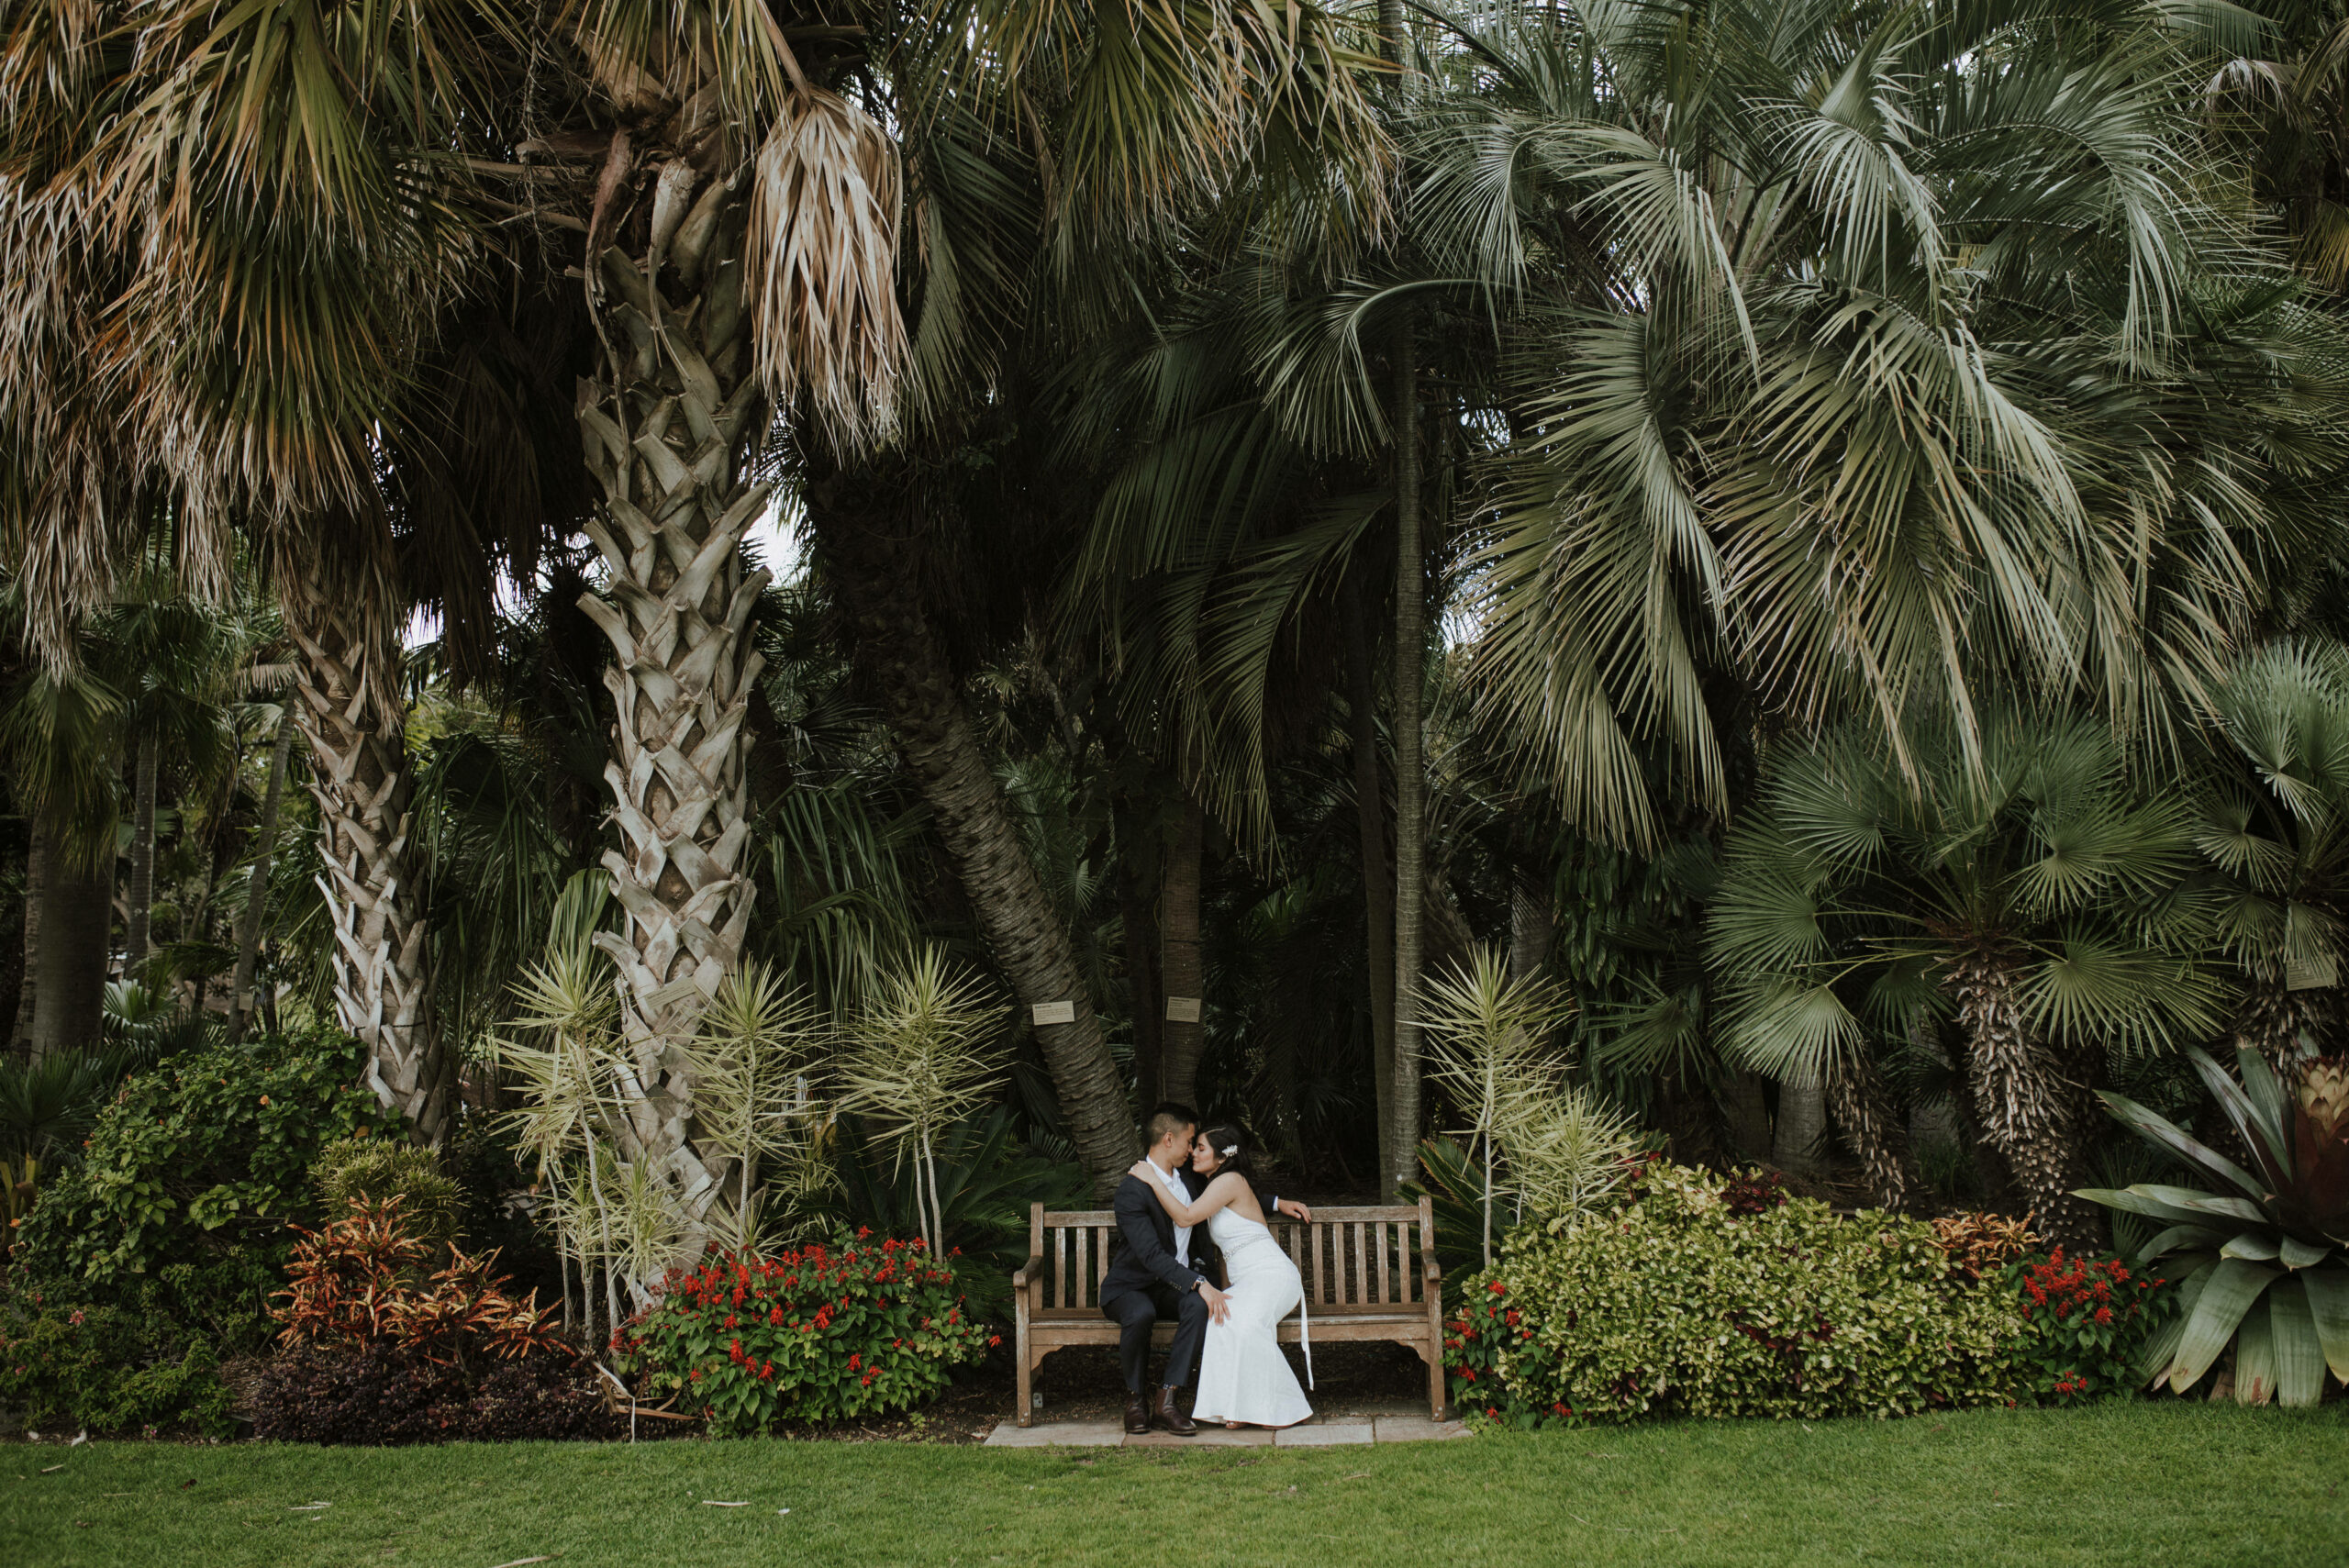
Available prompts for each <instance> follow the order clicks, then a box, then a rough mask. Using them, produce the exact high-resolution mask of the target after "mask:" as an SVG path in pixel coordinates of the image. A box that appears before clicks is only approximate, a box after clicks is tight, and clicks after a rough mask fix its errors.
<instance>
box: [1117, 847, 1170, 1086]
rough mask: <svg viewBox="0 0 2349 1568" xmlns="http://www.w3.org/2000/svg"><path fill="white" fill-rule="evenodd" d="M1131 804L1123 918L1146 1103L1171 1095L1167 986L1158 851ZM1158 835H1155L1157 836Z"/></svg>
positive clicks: (1121, 869)
mask: <svg viewBox="0 0 2349 1568" xmlns="http://www.w3.org/2000/svg"><path fill="white" fill-rule="evenodd" d="M1137 816H1138V813H1136V812H1135V811H1134V810H1133V808H1132V807H1131V806H1125V805H1119V806H1118V807H1117V832H1118V917H1119V929H1120V935H1121V937H1122V940H1123V942H1124V946H1125V956H1126V999H1127V1006H1128V1007H1129V1008H1130V1010H1131V1012H1132V1014H1133V1027H1134V1040H1133V1045H1134V1097H1135V1098H1137V1099H1139V1100H1140V1101H1141V1103H1142V1105H1143V1106H1144V1107H1147V1106H1150V1105H1151V1104H1152V1103H1153V1102H1154V1101H1157V1100H1161V1099H1163V1098H1164V1097H1165V1094H1166V1091H1165V1078H1164V1075H1163V1072H1162V1070H1161V1063H1162V1062H1163V1061H1164V1059H1165V1058H1164V1051H1165V1047H1164V1039H1165V1028H1166V1018H1165V989H1164V987H1163V986H1162V985H1161V984H1159V975H1158V916H1157V906H1158V898H1157V894H1156V889H1155V888H1154V887H1153V886H1152V884H1153V883H1155V882H1156V880H1157V875H1158V873H1157V864H1158V855H1157V852H1156V848H1155V846H1154V845H1150V844H1145V843H1143V842H1142V830H1141V827H1140V825H1139V824H1138V823H1137V821H1136V817H1137ZM1153 837H1154V835H1153Z"/></svg>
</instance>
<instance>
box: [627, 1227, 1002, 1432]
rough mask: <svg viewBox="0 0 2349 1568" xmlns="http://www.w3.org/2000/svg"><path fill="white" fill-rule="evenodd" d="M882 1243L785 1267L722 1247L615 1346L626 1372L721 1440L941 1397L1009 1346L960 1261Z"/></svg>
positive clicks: (653, 1398) (916, 1245) (676, 1276)
mask: <svg viewBox="0 0 2349 1568" xmlns="http://www.w3.org/2000/svg"><path fill="white" fill-rule="evenodd" d="M870 1237H871V1232H870V1231H869V1230H860V1231H858V1232H857V1236H856V1240H854V1241H852V1242H847V1243H844V1244H842V1245H841V1246H840V1247H838V1248H825V1247H821V1246H808V1247H801V1248H796V1249H794V1250H793V1251H788V1252H785V1253H783V1254H781V1255H780V1256H777V1257H773V1258H761V1257H755V1256H738V1255H737V1254H734V1253H731V1252H719V1251H712V1252H711V1253H710V1255H709V1256H708V1257H707V1259H706V1260H704V1262H702V1265H701V1266H700V1267H699V1268H696V1269H693V1270H690V1271H685V1270H681V1271H678V1272H675V1273H672V1274H671V1275H670V1276H669V1278H668V1280H667V1282H666V1284H664V1286H663V1288H662V1295H661V1297H660V1299H659V1300H658V1301H656V1302H655V1303H654V1304H653V1306H652V1307H651V1308H650V1309H648V1310H647V1311H645V1312H644V1313H642V1314H641V1315H640V1316H639V1317H637V1318H635V1319H633V1320H632V1321H630V1322H629V1323H628V1324H626V1325H624V1326H623V1327H622V1329H621V1330H620V1332H619V1333H618V1334H617V1335H615V1336H614V1337H613V1350H614V1351H616V1352H617V1356H618V1365H619V1366H620V1367H621V1368H622V1369H623V1370H624V1371H629V1372H633V1373H637V1374H638V1383H637V1391H638V1397H639V1398H640V1399H641V1400H643V1401H644V1402H645V1403H647V1404H652V1403H657V1402H662V1401H665V1400H667V1399H669V1398H670V1397H671V1396H673V1395H674V1396H678V1401H679V1407H680V1408H682V1409H685V1410H689V1411H691V1412H693V1413H695V1414H697V1415H702V1416H705V1417H706V1418H707V1420H708V1422H709V1429H710V1430H711V1431H712V1432H714V1433H719V1434H725V1433H734V1432H751V1431H764V1430H766V1429H769V1428H770V1427H772V1426H773V1425H774V1423H775V1422H776V1421H778V1420H784V1419H798V1420H834V1419H838V1418H841V1417H845V1416H863V1415H869V1414H873V1413H874V1412H877V1411H884V1410H902V1409H905V1408H907V1407H910V1406H913V1405H917V1404H919V1403H921V1402H922V1401H924V1400H927V1399H930V1398H933V1397H935V1396H937V1395H938V1394H939V1393H940V1392H941V1390H942V1389H944V1388H945V1386H946V1381H947V1370H948V1369H949V1368H950V1367H953V1366H956V1365H958V1364H960V1363H962V1362H969V1361H974V1360H976V1359H977V1358H978V1357H979V1356H980V1355H982V1354H984V1353H985V1350H986V1348H987V1347H988V1346H990V1345H993V1344H995V1343H996V1342H997V1341H998V1340H999V1339H1000V1336H997V1335H991V1334H989V1333H988V1332H987V1331H986V1329H985V1327H984V1326H982V1325H980V1324H978V1323H975V1322H973V1321H972V1320H971V1318H970V1317H969V1315H968V1314H967V1313H966V1312H965V1311H964V1310H963V1298H962V1296H960V1295H959V1294H958V1293H957V1292H956V1289H955V1282H954V1271H953V1268H952V1265H951V1263H948V1262H938V1261H935V1260H933V1259H931V1258H930V1256H929V1255H928V1254H927V1252H926V1251H924V1248H923V1245H922V1243H921V1242H920V1241H918V1240H915V1241H895V1240H884V1241H880V1242H877V1243H876V1242H874V1241H872V1240H870Z"/></svg>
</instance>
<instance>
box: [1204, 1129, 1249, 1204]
mask: <svg viewBox="0 0 2349 1568" xmlns="http://www.w3.org/2000/svg"><path fill="white" fill-rule="evenodd" d="M1200 1136H1201V1137H1203V1138H1205V1139H1206V1140H1208V1148H1210V1149H1212V1150H1214V1151H1215V1154H1216V1158H1217V1159H1219V1160H1220V1161H1222V1162H1223V1163H1222V1164H1220V1165H1218V1166H1217V1167H1216V1168H1215V1173H1216V1174H1217V1175H1219V1176H1220V1175H1222V1174H1223V1173H1225V1172H1226V1171H1230V1172H1231V1173H1233V1174H1235V1175H1237V1176H1238V1177H1239V1178H1240V1179H1241V1181H1243V1182H1246V1183H1247V1184H1248V1185H1249V1187H1250V1188H1251V1189H1253V1188H1254V1187H1255V1185H1256V1161H1255V1154H1256V1145H1255V1143H1254V1142H1253V1141H1252V1140H1250V1138H1249V1136H1248V1134H1247V1132H1246V1131H1245V1130H1244V1129H1241V1127H1240V1125H1239V1124H1238V1123H1236V1122H1229V1121H1219V1122H1217V1123H1216V1124H1215V1125H1214V1126H1213V1127H1210V1128H1208V1129H1206V1130H1205V1131H1204V1132H1203V1133H1201V1134H1200Z"/></svg>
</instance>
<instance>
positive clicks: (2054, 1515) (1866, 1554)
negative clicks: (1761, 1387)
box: [0, 1404, 2349, 1568]
mask: <svg viewBox="0 0 2349 1568" xmlns="http://www.w3.org/2000/svg"><path fill="white" fill-rule="evenodd" d="M0 1454H5V1455H6V1458H0V1488H6V1492H5V1496H6V1498H7V1503H6V1507H5V1508H0V1563H5V1564H7V1565H9V1568H37V1565H42V1568H45V1565H47V1564H52V1563H77V1564H78V1563H88V1564H93V1565H97V1564H104V1565H106V1568H113V1565H116V1564H137V1563H168V1564H171V1565H173V1568H232V1565H235V1564H244V1563H253V1564H268V1565H271V1568H297V1565H298V1568H308V1565H310V1564H331V1563H384V1562H395V1563H400V1564H410V1563H415V1564H426V1563H429V1564H448V1565H451V1568H495V1565H496V1564H500V1563H506V1562H513V1561H515V1560H517V1559H522V1558H538V1557H545V1558H548V1559H551V1561H553V1562H560V1563H562V1564H564V1565H566V1568H570V1565H575V1564H586V1563H615V1564H621V1563H625V1564H630V1565H635V1564H657V1565H660V1568H672V1565H683V1564H694V1565H696V1568H699V1565H704V1564H715V1565H723V1568H733V1565H735V1564H740V1563H760V1562H923V1563H946V1562H970V1563H980V1562H1036V1563H1094V1562H1133V1563H1136V1564H1141V1563H1149V1564H1152V1568H1193V1565H1195V1564H1196V1565H1200V1568H1224V1565H1227V1564H1244V1563H1256V1562H1309V1563H1317V1564H1323V1565H1327V1568H1338V1565H1339V1564H1350V1563H1353V1562H1372V1561H1375V1562H1382V1563H1385V1562H1441V1563H1509V1564H1526V1563H1547V1562H1575V1563H1586V1562H1588V1563H1615V1562H1620V1563H1636V1564H1640V1565H1641V1568H1656V1565H1661V1564H1667V1563H1690V1564H1708V1565H1710V1564H1728V1563H1761V1562H1771V1563H1780V1562H1783V1563H1811V1562H1853V1561H1858V1560H1872V1561H1878V1562H1969V1563H1971V1562H2016V1563H2026V1562H2027V1563H2032V1564H2034V1565H2046V1564H2063V1563H2084V1562H2126V1563H2132V1564H2158V1565H2160V1568H2179V1565H2180V1564H2184V1563H2244V1564H2258V1565H2259V1568H2288V1565H2289V1564H2294V1563H2311V1564H2326V1565H2328V1568H2330V1565H2333V1564H2339V1563H2343V1562H2349V1505H2344V1502H2343V1498H2342V1496H2341V1488H2342V1485H2343V1481H2344V1479H2349V1410H2344V1409H2343V1407H2341V1406H2337V1405H2336V1406H2332V1407H2328V1408H2326V1409H2324V1410H2322V1411H2320V1412H2315V1413H2299V1414H2294V1413H2285V1412H2280V1411H2246V1410H2238V1409H2236V1408H2234V1407H2210V1406H2204V1405H2183V1404H2162V1405H2133V1406H2119V1407H2105V1408H2101V1409H2095V1410H2087V1411H2076V1412H2058V1411H2022V1412H1998V1413H1988V1412H1977V1413H1974V1414H1969V1415H1963V1416H1952V1417H1947V1418H1926V1419H1922V1420H1914V1421H1896V1422H1887V1423H1875V1422H1814V1423H1811V1424H1809V1425H1808V1426H1806V1425H1803V1424H1800V1423H1796V1422H1787V1423H1783V1424H1771V1425H1736V1426H1717V1425H1705V1426H1699V1425H1679V1426H1665V1427H1647V1428H1640V1429H1631V1430H1604V1431H1592V1432H1579V1433H1551V1434H1542V1435H1540V1436H1533V1437H1526V1436H1509V1437H1481V1438H1475V1439H1472V1440H1464V1441H1456V1442H1450V1443H1427V1444H1408V1445H1405V1444H1397V1445H1393V1446H1389V1447H1384V1448H1375V1449H1372V1448H1351V1449H1324V1450H1318V1451H1315V1450H1283V1451H1271V1450H1262V1449H1258V1450H1248V1449H1222V1450H1198V1451H1186V1452H1177V1453H1168V1452H1164V1451H1149V1450H1145V1451H1117V1450H1094V1451H1065V1450H1063V1451H986V1450H982V1449H975V1448H934V1447H922V1446H915V1445H880V1444H873V1445H863V1446H858V1445H849V1444H829V1443H781V1442H775V1443H770V1442H733V1443H702V1442H672V1443H657V1444H646V1445H644V1446H641V1447H638V1448H633V1449H631V1448H628V1447H625V1446H593V1447H591V1446H573V1445H567V1444H566V1445H551V1444H514V1445H511V1446H484V1447H462V1448H442V1449H402V1450H365V1449H331V1450H320V1449H302V1448H276V1447H262V1446H258V1445H252V1444H247V1445H244V1446H240V1447H231V1448H178V1447H173V1446H169V1445H165V1444H129V1443H92V1444H88V1445H85V1446H83V1447H82V1448H78V1449H74V1450H72V1451H65V1450H61V1449H55V1448H32V1447H10V1448H7V1449H5V1450H0ZM60 1462H61V1463H63V1465H64V1466H65V1468H64V1469H63V1470H61V1471H60V1472H58V1473H55V1474H50V1475H42V1474H39V1473H37V1472H38V1471H39V1469H40V1468H41V1467H42V1466H44V1465H50V1464H57V1463H60ZM190 1481H193V1482H194V1483H195V1485H192V1486H189V1485H184V1483H187V1482H190ZM704 1498H715V1499H724V1500H728V1501H736V1502H742V1503H746V1504H747V1505H748V1506H747V1507H739V1508H717V1507H706V1506H704V1504H703V1501H702V1500H703V1499H704ZM316 1502H324V1503H328V1504H330V1505H331V1507H326V1508H320V1509H311V1510H307V1511H299V1512H297V1511H295V1509H296V1507H297V1506H298V1505H303V1504H309V1503H316ZM786 1507H787V1508H789V1509H790V1510H791V1511H790V1512H789V1513H788V1514H784V1513H779V1512H778V1511H777V1510H778V1509H782V1508H786Z"/></svg>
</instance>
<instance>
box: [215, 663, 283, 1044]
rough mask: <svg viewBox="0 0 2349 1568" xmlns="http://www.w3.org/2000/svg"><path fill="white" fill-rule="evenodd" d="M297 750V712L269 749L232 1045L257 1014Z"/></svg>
mask: <svg viewBox="0 0 2349 1568" xmlns="http://www.w3.org/2000/svg"><path fill="white" fill-rule="evenodd" d="M293 750H294V710H293V708H292V707H291V706H289V707H287V708H286V710H285V715H284V717H282V718H280V719H279V720H278V721H277V739H276V740H274V741H273V742H272V744H271V746H270V749H269V788H268V791H267V792H266V793H265V794H263V795H262V801H261V823H260V825H259V827H258V828H255V830H254V834H253V871H252V876H251V878H250V881H248V882H247V883H246V884H245V908H244V913H243V914H241V915H239V917H238V918H237V969H236V973H234V974H233V975H232V976H231V977H230V978H229V981H228V1043H229V1044H231V1045H234V1044H236V1043H237V1041H239V1040H242V1039H244V1037H245V1026H246V1024H247V1023H248V1022H249V1021H250V1019H251V1018H252V1014H253V973H254V971H255V970H256V969H257V968H258V967H259V966H260V962H261V928H262V917H263V916H264V915H265V914H266V913H267V910H268V906H269V862H270V860H271V858H272V857H273V855H275V854H276V852H277V823H278V817H279V813H280V809H281V807H282V806H283V805H284V799H285V765H286V762H287V760H288V758H289V755H290V754H291V752H292V751H293Z"/></svg>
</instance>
